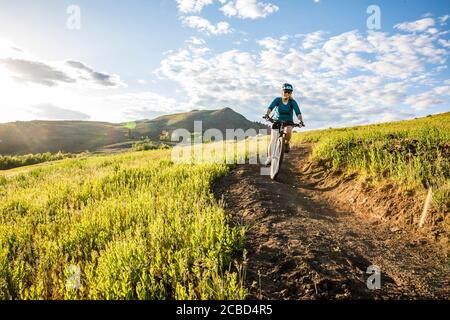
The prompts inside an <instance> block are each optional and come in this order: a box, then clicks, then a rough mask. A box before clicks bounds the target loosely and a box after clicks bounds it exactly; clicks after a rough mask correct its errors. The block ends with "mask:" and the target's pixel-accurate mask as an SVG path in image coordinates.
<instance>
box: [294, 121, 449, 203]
mask: <svg viewBox="0 0 450 320" xmlns="http://www.w3.org/2000/svg"><path fill="white" fill-rule="evenodd" d="M293 142H294V144H295V143H297V144H298V143H300V142H317V143H316V144H315V145H314V148H313V154H312V159H313V160H315V161H317V162H320V163H321V164H323V165H325V166H326V167H328V168H330V169H337V168H341V169H344V170H349V171H357V172H360V173H361V174H363V175H366V176H369V177H371V178H373V179H375V180H376V181H382V180H385V179H387V178H392V179H394V180H395V181H397V182H399V183H401V184H402V185H403V186H404V187H405V188H406V189H407V190H413V189H417V188H418V189H420V188H428V187H433V188H434V198H433V199H434V205H435V207H436V208H437V209H438V210H441V211H448V209H449V199H450V197H449V196H450V113H444V114H440V115H435V116H429V117H425V118H420V119H415V120H410V121H400V122H392V123H384V124H375V125H368V126H360V127H354V128H342V129H328V130H316V131H309V132H305V133H301V134H295V135H294V138H293Z"/></svg>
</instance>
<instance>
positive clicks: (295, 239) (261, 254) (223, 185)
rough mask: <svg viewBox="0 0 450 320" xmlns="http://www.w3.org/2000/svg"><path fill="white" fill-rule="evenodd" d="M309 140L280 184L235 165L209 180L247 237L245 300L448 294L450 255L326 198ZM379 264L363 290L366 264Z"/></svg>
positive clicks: (286, 166) (288, 162)
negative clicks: (376, 279)
mask: <svg viewBox="0 0 450 320" xmlns="http://www.w3.org/2000/svg"><path fill="white" fill-rule="evenodd" d="M310 152H311V145H306V144H305V145H302V146H301V147H300V148H298V149H294V150H292V151H291V152H290V153H289V154H287V155H286V157H285V162H284V163H283V168H282V171H281V173H280V175H279V177H278V179H277V180H278V181H271V180H270V178H269V177H268V176H261V175H260V166H259V165H240V166H238V167H236V168H235V169H233V171H232V172H231V174H230V175H229V176H227V177H224V178H223V179H221V180H220V182H218V183H217V184H216V185H215V189H214V191H215V194H216V197H217V198H222V199H223V201H224V203H225V207H226V210H227V211H228V213H229V214H230V215H231V216H232V217H233V220H234V222H235V223H243V224H245V225H247V226H248V227H249V231H248V233H247V240H246V250H247V251H248V254H247V258H248V264H247V280H246V281H247V285H248V287H249V288H250V296H249V298H250V299H322V298H325V299H330V298H331V299H348V298H350V299H361V298H369V299H373V298H379V299H411V298H427V299H436V298H438V299H450V289H449V288H450V281H449V267H448V257H447V255H446V254H445V252H444V251H443V250H442V248H441V247H440V246H438V245H437V244H435V243H433V242H432V241H430V240H428V239H426V238H423V237H420V236H417V235H416V234H413V233H411V232H410V231H399V232H392V231H391V230H390V226H389V224H388V223H387V222H381V221H380V220H379V219H375V218H369V217H368V215H364V214H363V213H358V212H353V211H352V209H351V208H348V207H345V206H338V205H337V204H336V203H331V202H329V201H326V200H325V198H326V197H325V196H324V193H325V192H326V193H330V192H332V190H333V186H332V187H328V188H321V187H320V184H319V182H320V181H321V179H324V173H323V172H321V171H320V170H319V171H317V170H316V171H314V170H313V171H311V170H305V171H303V172H301V169H300V168H302V166H303V165H304V164H305V163H306V162H307V158H308V155H309V153H310ZM371 265H377V266H378V267H380V269H381V274H382V276H381V286H382V287H381V289H379V290H369V289H368V288H367V285H366V281H367V279H368V277H369V276H370V275H369V274H366V271H367V267H369V266H371Z"/></svg>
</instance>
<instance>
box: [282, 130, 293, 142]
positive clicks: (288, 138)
mask: <svg viewBox="0 0 450 320" xmlns="http://www.w3.org/2000/svg"><path fill="white" fill-rule="evenodd" d="M284 132H286V143H288V144H289V142H290V141H291V137H292V126H286V127H285V128H284Z"/></svg>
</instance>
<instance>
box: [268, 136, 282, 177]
mask: <svg viewBox="0 0 450 320" xmlns="http://www.w3.org/2000/svg"><path fill="white" fill-rule="evenodd" d="M283 155H284V138H283V137H279V138H278V139H277V142H276V145H275V150H273V153H272V164H271V166H270V178H271V179H272V180H275V179H276V178H277V176H278V173H279V172H280V168H281V163H282V162H283Z"/></svg>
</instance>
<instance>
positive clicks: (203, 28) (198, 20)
mask: <svg viewBox="0 0 450 320" xmlns="http://www.w3.org/2000/svg"><path fill="white" fill-rule="evenodd" d="M181 21H182V23H183V24H184V25H185V26H187V27H190V28H194V29H198V30H199V31H200V32H204V33H205V34H207V35H210V34H213V35H219V34H228V33H231V32H233V30H232V29H231V28H230V24H229V23H228V22H225V21H221V22H219V23H217V24H216V25H214V24H212V23H211V22H209V21H208V20H207V19H205V18H202V17H200V16H187V17H181Z"/></svg>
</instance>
